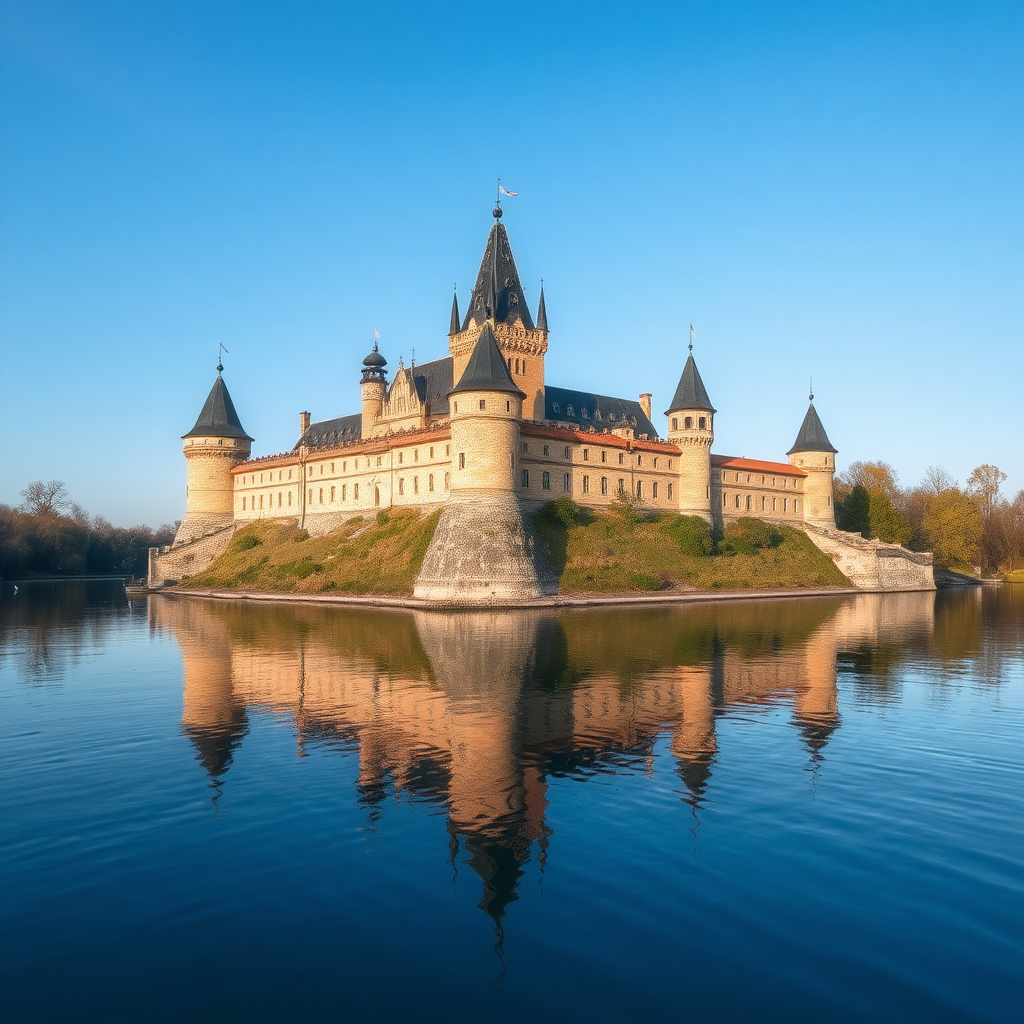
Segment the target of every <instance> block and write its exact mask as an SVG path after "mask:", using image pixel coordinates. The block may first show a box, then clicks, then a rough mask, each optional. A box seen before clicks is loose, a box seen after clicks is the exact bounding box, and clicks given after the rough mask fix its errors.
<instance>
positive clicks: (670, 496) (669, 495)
mask: <svg viewBox="0 0 1024 1024" xmlns="http://www.w3.org/2000/svg"><path fill="white" fill-rule="evenodd" d="M668 500H669V501H671V500H672V485H671V484H669V485H668Z"/></svg>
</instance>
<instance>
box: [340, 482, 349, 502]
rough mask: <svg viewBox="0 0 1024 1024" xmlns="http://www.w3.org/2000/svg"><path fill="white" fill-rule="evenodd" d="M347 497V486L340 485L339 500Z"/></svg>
mask: <svg viewBox="0 0 1024 1024" xmlns="http://www.w3.org/2000/svg"><path fill="white" fill-rule="evenodd" d="M347 497H348V484H342V485H341V500H342V501H344V500H345V499H346V498H347Z"/></svg>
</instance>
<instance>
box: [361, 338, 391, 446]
mask: <svg viewBox="0 0 1024 1024" xmlns="http://www.w3.org/2000/svg"><path fill="white" fill-rule="evenodd" d="M387 365H388V361H387V360H386V359H385V358H384V357H383V356H382V355H381V354H380V351H379V350H378V348H377V342H376V340H375V341H374V343H373V351H372V352H371V353H370V354H369V355H368V356H367V357H366V358H365V359H364V360H363V375H362V377H361V378H360V380H359V393H360V395H361V396H362V399H363V435H362V436H363V437H371V436H372V435H373V425H374V422H375V420H376V419H377V417H378V416H379V415H380V414H381V412H383V410H384V397H385V395H386V393H387V388H388V383H387V371H386V370H385V369H384V367H385V366H387Z"/></svg>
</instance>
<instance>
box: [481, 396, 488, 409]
mask: <svg viewBox="0 0 1024 1024" xmlns="http://www.w3.org/2000/svg"><path fill="white" fill-rule="evenodd" d="M480 408H481V409H486V408H487V399H486V398H481V399H480Z"/></svg>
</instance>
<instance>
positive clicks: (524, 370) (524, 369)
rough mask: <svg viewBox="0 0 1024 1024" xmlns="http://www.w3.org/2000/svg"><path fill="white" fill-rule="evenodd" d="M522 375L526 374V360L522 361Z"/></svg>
mask: <svg viewBox="0 0 1024 1024" xmlns="http://www.w3.org/2000/svg"><path fill="white" fill-rule="evenodd" d="M523 373H526V360H525V359H524V360H523Z"/></svg>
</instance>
